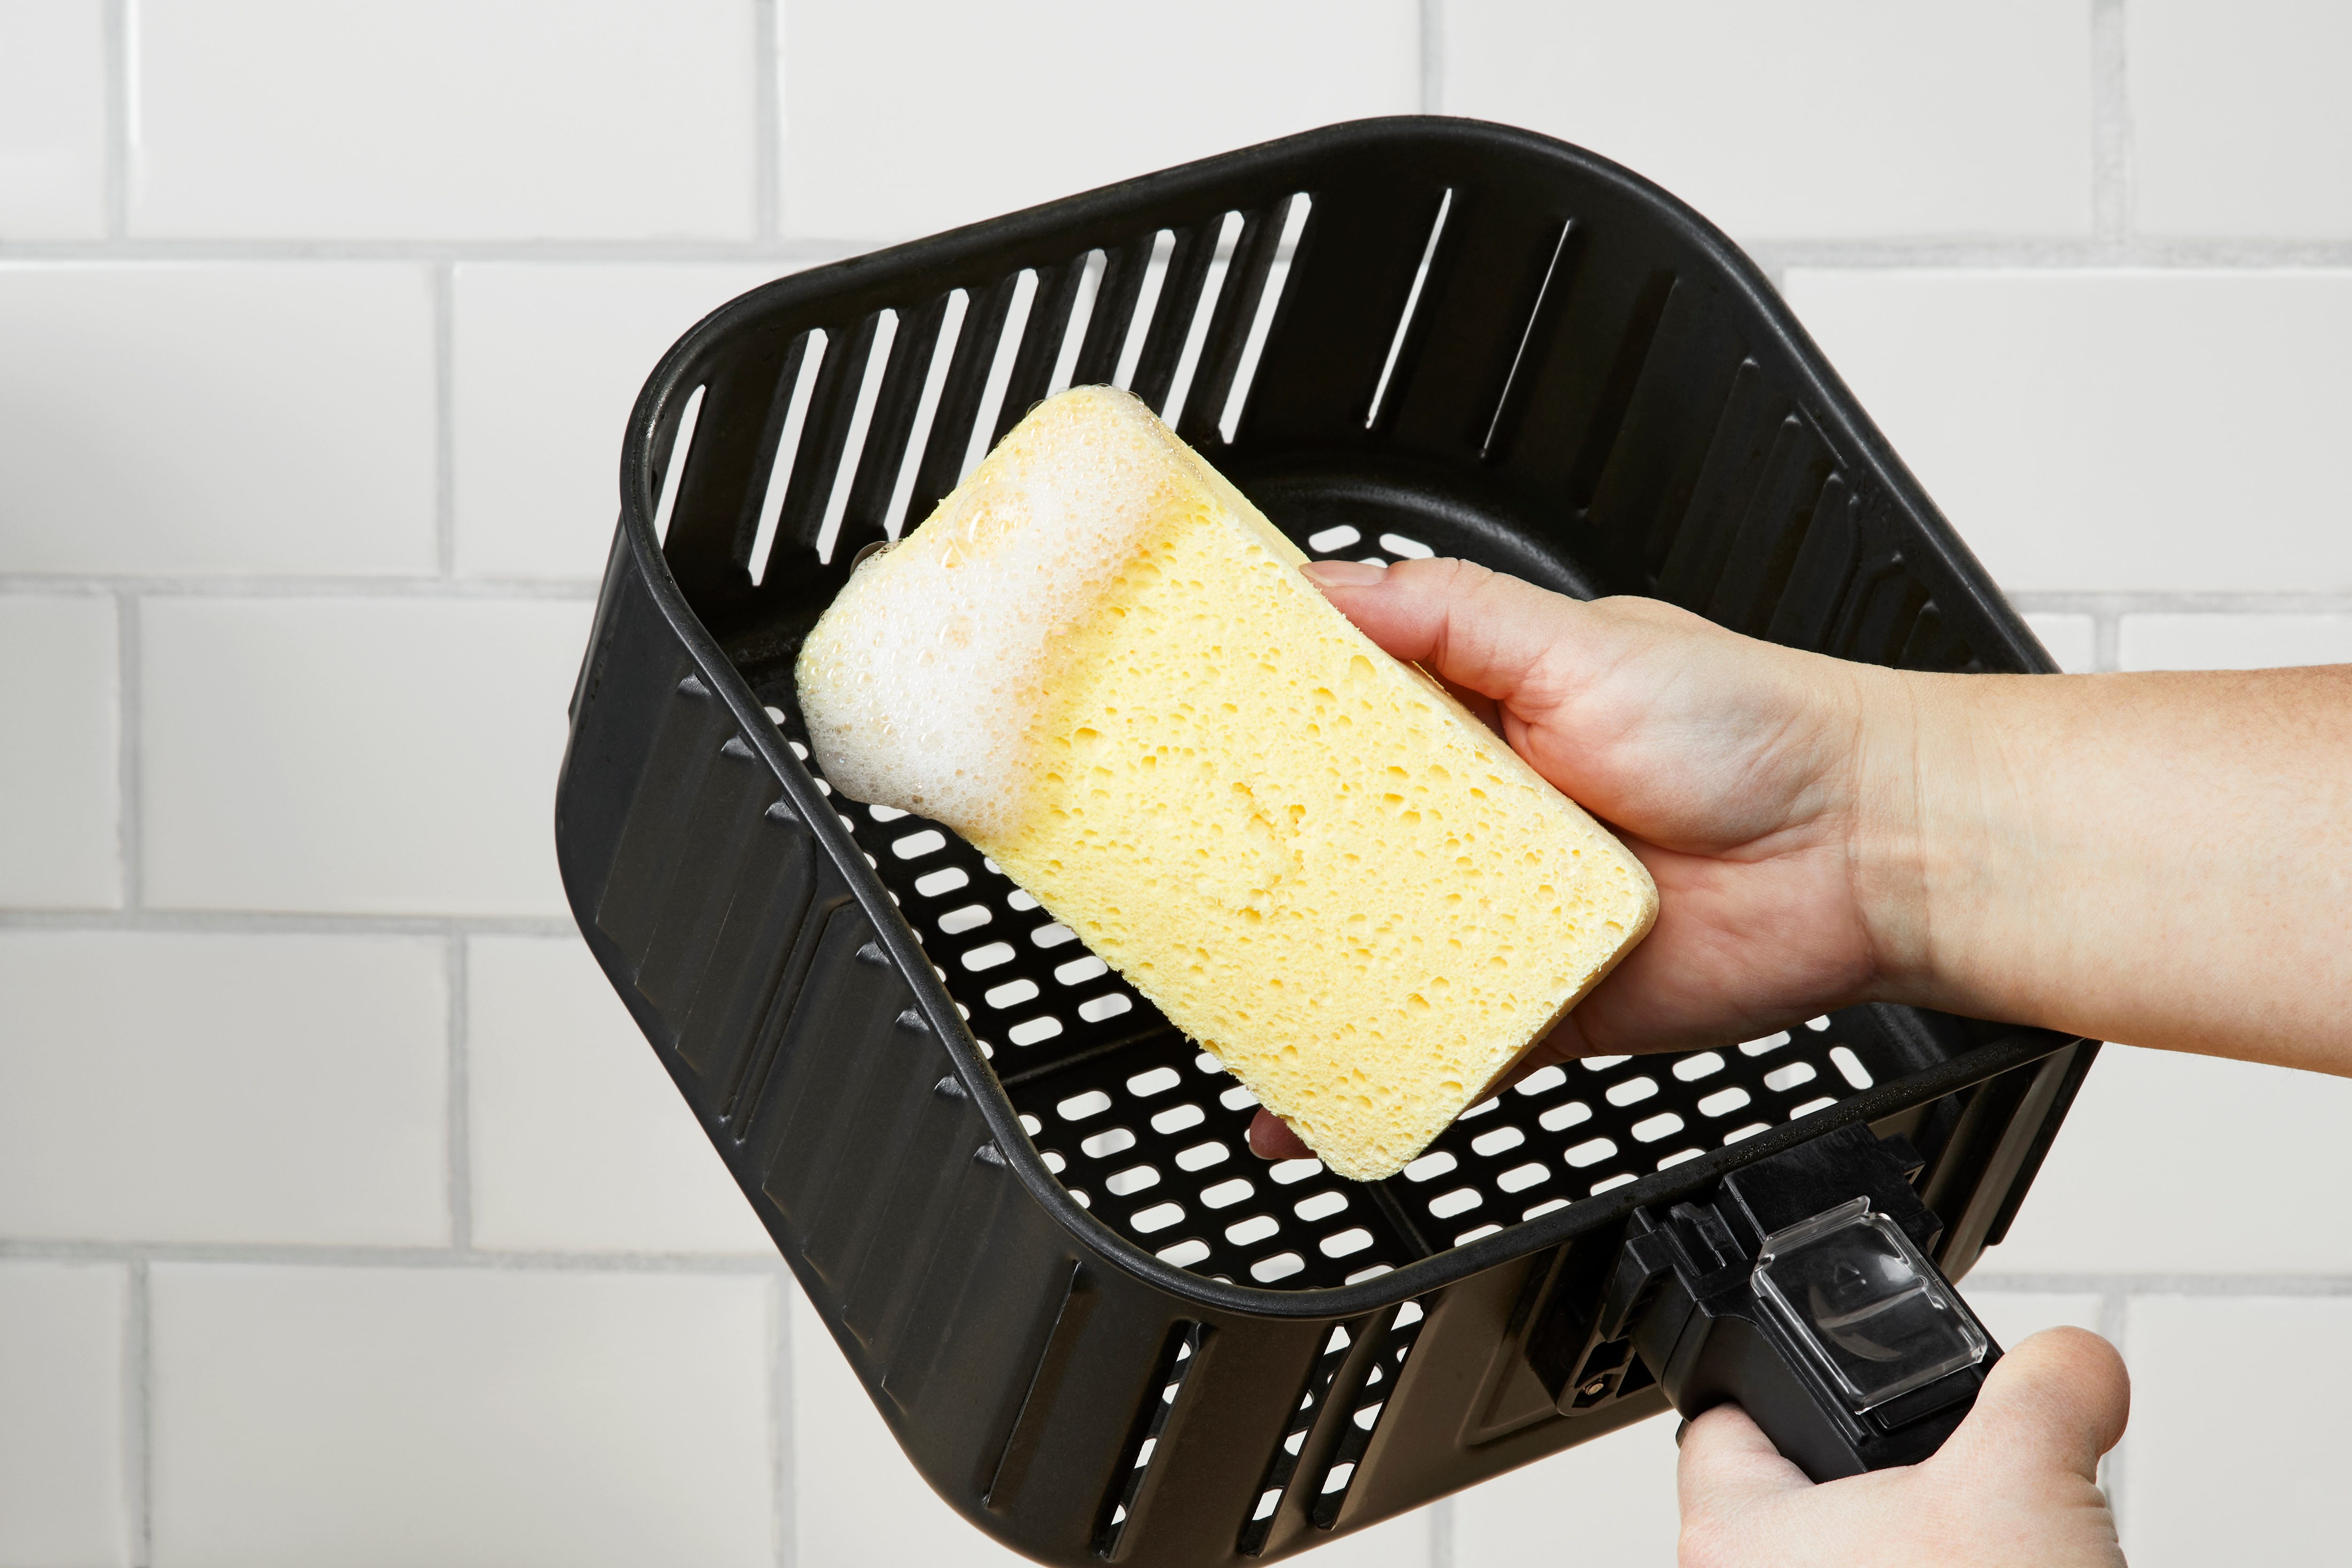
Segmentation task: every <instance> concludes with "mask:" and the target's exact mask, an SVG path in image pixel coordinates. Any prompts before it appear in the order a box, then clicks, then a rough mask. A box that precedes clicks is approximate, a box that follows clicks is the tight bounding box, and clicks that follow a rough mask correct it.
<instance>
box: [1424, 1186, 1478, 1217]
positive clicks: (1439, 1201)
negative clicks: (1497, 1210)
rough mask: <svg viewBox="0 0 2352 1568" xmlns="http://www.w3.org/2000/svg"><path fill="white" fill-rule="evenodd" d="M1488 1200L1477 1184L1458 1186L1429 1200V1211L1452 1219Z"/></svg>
mask: <svg viewBox="0 0 2352 1568" xmlns="http://www.w3.org/2000/svg"><path fill="white" fill-rule="evenodd" d="M1484 1202H1486V1194H1484V1193H1482V1192H1480V1191H1479V1190H1478V1189H1477V1188H1476V1187H1475V1186H1457V1187H1455V1188H1454V1190H1453V1191H1452V1192H1442V1193H1440V1194H1438V1195H1437V1196H1436V1197H1433V1198H1431V1199H1430V1200H1429V1212H1430V1213H1432V1214H1433V1215H1435V1216H1437V1218H1440V1219H1451V1218H1454V1216H1455V1215H1457V1214H1463V1213H1466V1212H1468V1211H1469V1210H1471V1209H1474V1208H1475V1207H1478V1206H1479V1205H1480V1204H1482V1203H1484Z"/></svg>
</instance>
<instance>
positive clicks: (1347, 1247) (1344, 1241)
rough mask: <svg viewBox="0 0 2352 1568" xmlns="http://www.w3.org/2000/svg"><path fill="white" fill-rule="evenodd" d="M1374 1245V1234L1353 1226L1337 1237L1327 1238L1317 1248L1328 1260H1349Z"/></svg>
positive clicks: (1318, 1243)
mask: <svg viewBox="0 0 2352 1568" xmlns="http://www.w3.org/2000/svg"><path fill="white" fill-rule="evenodd" d="M1371 1244H1372V1233H1371V1232H1370V1231H1369V1230H1367V1229H1365V1228H1363V1227H1362V1226H1360V1225H1358V1226H1352V1227H1350V1228H1348V1229H1346V1230H1342V1231H1340V1232H1339V1234H1338V1235H1336V1236H1326V1237H1325V1238H1324V1239H1322V1240H1321V1241H1318V1242H1317V1243H1316V1246H1317V1247H1318V1249H1321V1251H1322V1253H1323V1256H1325V1257H1326V1258H1349V1257H1352V1256H1354V1255H1355V1254H1356V1253H1359V1252H1361V1251H1362V1250H1363V1249H1365V1248H1367V1247H1370V1245H1371Z"/></svg>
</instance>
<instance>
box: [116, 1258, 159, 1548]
mask: <svg viewBox="0 0 2352 1568" xmlns="http://www.w3.org/2000/svg"><path fill="white" fill-rule="evenodd" d="M151 1325H152V1315H151V1312H150V1310H149V1307H148V1298H147V1264H146V1262H145V1261H144V1260H133V1261H132V1263H131V1270H130V1279H129V1281H128V1282H127V1284H126V1287H125V1294H124V1299H123V1312H122V1490H123V1509H124V1511H125V1512H126V1513H127V1514H128V1515H129V1516H130V1520H129V1522H130V1526H131V1531H130V1533H131V1542H130V1545H131V1568H147V1564H148V1563H151V1562H152V1561H153V1560H154V1555H155V1552H154V1542H155V1526H154V1506H155V1484H154V1459H153V1455H154V1447H155V1445H154V1420H155V1418H154V1408H155V1358H154V1350H153V1345H154V1335H153V1333H152V1327H151Z"/></svg>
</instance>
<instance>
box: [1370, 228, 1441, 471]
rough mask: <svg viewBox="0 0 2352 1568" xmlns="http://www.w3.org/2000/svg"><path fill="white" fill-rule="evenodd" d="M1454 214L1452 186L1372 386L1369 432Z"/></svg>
mask: <svg viewBox="0 0 2352 1568" xmlns="http://www.w3.org/2000/svg"><path fill="white" fill-rule="evenodd" d="M1453 211H1454V189H1453V187H1452V186H1450V185H1449V186H1447V187H1446V189H1445V191H1444V193H1442V194H1441V195H1440V196H1439V197H1438V198H1437V215H1436V216H1435V217H1433V218H1432V219H1431V220H1430V224H1429V238H1428V240H1427V242H1426V243H1424V244H1423V246H1422V247H1421V266H1420V267H1417V268H1416V269H1414V272H1413V275H1412V287H1411V288H1408V289H1407V290H1405V296H1404V308H1403V309H1402V311H1400V312H1398V314H1397V324H1396V332H1395V334H1394V335H1393V336H1392V337H1391V338H1390V340H1389V356H1388V358H1387V359H1386V360H1384V361H1381V379H1380V380H1379V381H1378V382H1374V383H1373V385H1372V401H1371V403H1370V406H1368V407H1367V408H1366V409H1365V410H1364V428H1365V429H1366V430H1370V429H1371V428H1372V427H1373V426H1374V425H1376V424H1378V423H1380V422H1381V409H1382V408H1383V407H1384V406H1386V404H1387V402H1388V395H1389V383H1390V382H1391V380H1392V379H1393V378H1394V377H1395V375H1396V369H1397V361H1399V360H1401V359H1402V358H1403V357H1404V350H1405V342H1406V340H1408V339H1409V338H1411V337H1412V319H1413V318H1414V317H1415V316H1416V315H1418V314H1420V312H1421V297H1422V293H1423V289H1425V288H1426V287H1428V284H1429V272H1430V268H1431V267H1433V266H1435V265H1436V262H1437V246H1438V242H1439V241H1440V240H1442V239H1444V237H1445V220H1446V218H1447V216H1448V215H1449V214H1452V212H1453Z"/></svg>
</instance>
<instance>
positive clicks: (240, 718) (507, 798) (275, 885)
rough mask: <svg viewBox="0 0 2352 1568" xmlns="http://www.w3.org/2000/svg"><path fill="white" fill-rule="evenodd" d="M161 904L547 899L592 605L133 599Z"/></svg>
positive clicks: (151, 868)
mask: <svg viewBox="0 0 2352 1568" xmlns="http://www.w3.org/2000/svg"><path fill="white" fill-rule="evenodd" d="M139 614H140V637H141V647H142V653H143V657H142V664H141V671H140V684H141V731H142V733H141V737H140V744H141V747H142V756H143V758H144V760H145V765H146V775H145V780H144V782H145V786H146V790H145V799H144V801H143V806H144V810H143V811H142V819H141V822H140V830H139V831H140V837H141V841H142V845H143V847H144V850H145V853H146V862H145V866H144V873H145V882H144V884H143V885H144V889H145V893H146V895H147V899H148V901H149V902H150V903H152V904H153V905H155V906H156V907H158V908H171V909H249V910H312V911H334V912H350V913H383V914H399V915H428V914H432V915H549V916H560V915H562V914H563V912H564V904H563V892H562V887H561V885H560V884H559V883H558V882H557V879H556V873H555V844H554V831H553V829H552V827H551V812H552V810H553V807H552V805H551V801H552V800H553V799H554V789H555V773H556V768H557V766H558V764H559V763H560V762H561V761H562V756H563V737H564V718H563V712H564V705H565V704H566V703H567V702H568V701H569V700H570V698H571V695H572V682H573V680H574V678H575V677H576V675H577V674H578V673H579V664H580V655H581V652H582V650H583V649H584V648H585V647H586V645H587V638H588V621H589V607H588V606H587V605H586V604H585V603H581V602H576V601H544V600H541V601H533V600H493V599H478V598H422V597H417V598H410V597H402V598H353V599H338V598H332V597H317V598H312V597H301V598H278V599H215V598H200V597H183V598H162V597H159V598H152V599H145V600H142V601H140V605H139Z"/></svg>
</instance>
